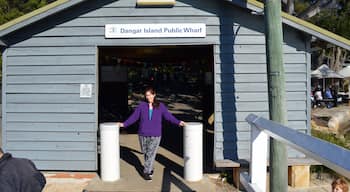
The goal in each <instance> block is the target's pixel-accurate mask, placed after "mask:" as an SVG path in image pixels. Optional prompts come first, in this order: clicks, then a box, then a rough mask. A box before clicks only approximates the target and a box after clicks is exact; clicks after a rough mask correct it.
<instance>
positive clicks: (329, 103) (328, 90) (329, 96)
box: [325, 88, 333, 108]
mask: <svg viewBox="0 0 350 192" xmlns="http://www.w3.org/2000/svg"><path fill="white" fill-rule="evenodd" d="M325 97H326V99H333V96H332V92H331V90H330V89H329V88H327V89H326V92H325ZM331 107H333V103H332V102H327V108H331Z"/></svg>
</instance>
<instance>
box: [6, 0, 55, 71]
mask: <svg viewBox="0 0 350 192" xmlns="http://www.w3.org/2000/svg"><path fill="white" fill-rule="evenodd" d="M53 1H55V0H49V2H53ZM47 3H48V2H47V1H46V0H0V25H2V24H4V23H6V22H8V21H10V20H12V19H15V18H17V17H20V16H22V15H24V14H26V13H29V12H31V11H33V10H35V9H38V8H40V7H42V6H44V5H46V4H47ZM1 74H2V56H1V55H0V77H1Z"/></svg>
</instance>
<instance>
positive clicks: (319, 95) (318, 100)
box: [314, 87, 323, 107]
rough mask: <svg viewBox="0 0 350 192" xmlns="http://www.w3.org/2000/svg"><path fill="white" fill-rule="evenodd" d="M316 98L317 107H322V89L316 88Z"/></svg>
mask: <svg viewBox="0 0 350 192" xmlns="http://www.w3.org/2000/svg"><path fill="white" fill-rule="evenodd" d="M314 97H315V100H316V107H320V106H321V101H322V100H323V97H322V91H321V88H320V87H317V88H316V90H315V94H314Z"/></svg>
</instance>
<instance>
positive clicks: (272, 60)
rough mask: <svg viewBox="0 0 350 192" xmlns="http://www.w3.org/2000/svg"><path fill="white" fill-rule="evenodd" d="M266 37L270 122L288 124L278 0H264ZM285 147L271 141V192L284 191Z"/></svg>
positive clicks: (285, 188)
mask: <svg viewBox="0 0 350 192" xmlns="http://www.w3.org/2000/svg"><path fill="white" fill-rule="evenodd" d="M264 9H265V35H266V56H267V57H266V58H267V73H268V74H267V76H268V94H269V111H270V119H271V120H272V121H276V122H279V123H281V124H284V125H286V124H287V110H286V102H285V91H286V90H285V77H284V75H285V73H284V65H283V57H282V56H283V46H282V45H283V35H282V34H283V33H282V20H281V0H265V7H264ZM287 190H288V166H287V152H286V146H285V145H284V144H283V143H281V142H279V141H277V140H274V139H272V138H271V139H270V191H271V192H287Z"/></svg>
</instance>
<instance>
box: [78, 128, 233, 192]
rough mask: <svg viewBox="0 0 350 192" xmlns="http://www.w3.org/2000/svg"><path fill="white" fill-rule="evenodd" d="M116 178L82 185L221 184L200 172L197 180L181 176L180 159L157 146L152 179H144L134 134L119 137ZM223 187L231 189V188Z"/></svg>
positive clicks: (154, 187)
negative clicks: (200, 177)
mask: <svg viewBox="0 0 350 192" xmlns="http://www.w3.org/2000/svg"><path fill="white" fill-rule="evenodd" d="M120 150H121V154H120V155H121V161H120V177H121V178H120V180H118V181H116V182H102V181H101V180H100V178H98V177H96V178H95V179H93V180H92V181H91V182H90V183H89V184H88V186H87V187H86V188H85V189H86V191H88V192H102V191H103V192H114V191H144V192H147V191H223V190H222V189H223V187H222V186H220V185H217V184H215V182H216V181H215V180H214V179H211V178H209V176H208V175H204V177H203V179H202V180H201V181H198V182H187V181H185V180H184V179H183V169H184V168H183V159H182V157H179V156H177V155H175V154H173V153H172V152H170V151H168V150H166V149H165V148H163V147H160V148H159V150H158V154H157V157H156V162H155V171H154V176H153V181H152V182H147V181H145V180H144V179H143V178H142V176H141V173H142V164H143V155H142V154H141V153H140V147H139V142H138V136H137V135H135V134H129V135H122V136H121V137H120ZM227 191H235V189H234V188H230V189H227Z"/></svg>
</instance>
